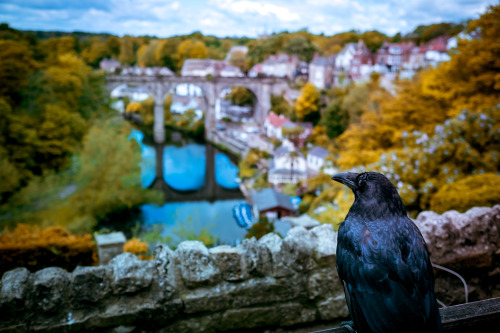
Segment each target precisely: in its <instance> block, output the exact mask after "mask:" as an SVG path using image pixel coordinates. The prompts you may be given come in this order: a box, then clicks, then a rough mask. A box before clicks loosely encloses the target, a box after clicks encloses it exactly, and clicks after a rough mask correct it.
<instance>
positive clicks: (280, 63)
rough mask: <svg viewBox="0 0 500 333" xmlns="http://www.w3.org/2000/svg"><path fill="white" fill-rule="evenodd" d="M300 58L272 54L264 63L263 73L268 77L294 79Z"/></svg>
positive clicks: (283, 54)
mask: <svg viewBox="0 0 500 333" xmlns="http://www.w3.org/2000/svg"><path fill="white" fill-rule="evenodd" d="M299 64H300V61H299V57H298V56H296V55H292V56H290V55H288V54H285V53H280V54H271V55H270V56H269V57H268V58H267V59H266V60H265V61H264V62H263V63H262V68H261V73H262V74H265V75H268V76H277V77H288V78H290V79H291V78H293V76H294V74H295V72H296V71H297V67H298V66H299Z"/></svg>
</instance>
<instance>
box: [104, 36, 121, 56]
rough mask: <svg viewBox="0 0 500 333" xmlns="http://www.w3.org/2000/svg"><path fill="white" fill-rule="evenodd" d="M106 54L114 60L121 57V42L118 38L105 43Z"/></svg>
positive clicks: (107, 40) (113, 37)
mask: <svg viewBox="0 0 500 333" xmlns="http://www.w3.org/2000/svg"><path fill="white" fill-rule="evenodd" d="M105 47H106V54H107V55H109V56H112V57H114V58H118V56H119V55H120V48H121V41H120V38H118V37H116V36H111V37H109V38H108V39H106V42H105Z"/></svg>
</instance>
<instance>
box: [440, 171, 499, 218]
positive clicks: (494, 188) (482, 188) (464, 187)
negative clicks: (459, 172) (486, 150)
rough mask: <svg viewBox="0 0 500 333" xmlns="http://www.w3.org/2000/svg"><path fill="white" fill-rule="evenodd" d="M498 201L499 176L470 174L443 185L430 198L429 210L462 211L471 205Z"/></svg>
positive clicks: (492, 203) (488, 204)
mask: <svg viewBox="0 0 500 333" xmlns="http://www.w3.org/2000/svg"><path fill="white" fill-rule="evenodd" d="M499 203H500V176H498V175H496V174H494V173H485V174H482V175H472V176H468V177H465V178H462V179H460V180H457V181H455V182H453V183H451V184H446V185H444V186H443V187H442V188H441V189H440V190H439V191H437V193H436V194H435V195H434V196H433V197H432V199H431V210H433V211H435V212H437V213H443V212H446V211H448V210H451V209H454V210H458V211H459V212H464V211H466V210H468V209H470V208H472V207H481V206H493V205H495V204H499Z"/></svg>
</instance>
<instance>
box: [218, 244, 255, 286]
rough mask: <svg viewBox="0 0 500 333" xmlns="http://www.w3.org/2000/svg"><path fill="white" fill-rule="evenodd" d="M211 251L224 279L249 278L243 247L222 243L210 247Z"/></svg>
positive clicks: (237, 279)
mask: <svg viewBox="0 0 500 333" xmlns="http://www.w3.org/2000/svg"><path fill="white" fill-rule="evenodd" d="M209 252H210V254H211V255H212V258H213V259H214V261H215V263H216V264H217V266H218V267H219V270H220V272H221V275H222V278H223V279H224V280H227V281H239V280H244V279H246V278H248V272H247V266H246V261H245V260H244V252H243V251H242V249H241V248H238V247H231V246H228V245H221V246H217V247H215V248H213V249H210V250H209Z"/></svg>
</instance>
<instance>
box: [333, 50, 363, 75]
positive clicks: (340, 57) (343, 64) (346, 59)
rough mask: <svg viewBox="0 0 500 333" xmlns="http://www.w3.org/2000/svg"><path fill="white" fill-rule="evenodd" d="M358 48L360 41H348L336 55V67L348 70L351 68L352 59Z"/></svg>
mask: <svg viewBox="0 0 500 333" xmlns="http://www.w3.org/2000/svg"><path fill="white" fill-rule="evenodd" d="M357 49H358V43H347V44H345V45H344V48H343V49H342V50H341V51H340V52H339V53H338V54H337V56H336V57H335V68H336V69H339V70H341V71H345V72H347V71H348V70H349V69H350V68H351V61H352V58H354V54H355V53H356V50H357Z"/></svg>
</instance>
